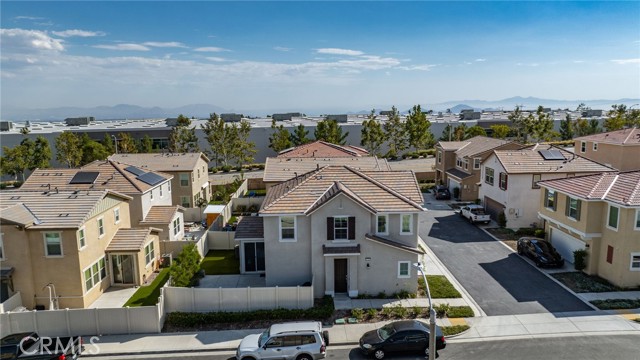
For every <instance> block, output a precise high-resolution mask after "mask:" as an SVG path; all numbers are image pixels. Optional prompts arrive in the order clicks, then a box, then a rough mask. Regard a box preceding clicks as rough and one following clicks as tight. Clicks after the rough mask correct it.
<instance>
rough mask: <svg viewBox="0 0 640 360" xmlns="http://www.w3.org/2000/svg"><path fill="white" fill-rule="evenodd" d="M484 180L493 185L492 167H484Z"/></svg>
mask: <svg viewBox="0 0 640 360" xmlns="http://www.w3.org/2000/svg"><path fill="white" fill-rule="evenodd" d="M484 182H486V183H487V184H489V185H491V186H493V169H492V168H490V167H486V168H484Z"/></svg>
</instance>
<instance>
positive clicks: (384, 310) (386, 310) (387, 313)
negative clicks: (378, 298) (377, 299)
mask: <svg viewBox="0 0 640 360" xmlns="http://www.w3.org/2000/svg"><path fill="white" fill-rule="evenodd" d="M392 315H393V308H392V307H385V308H382V316H384V317H386V318H390V317H391V316H392Z"/></svg>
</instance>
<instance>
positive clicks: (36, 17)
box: [14, 16, 44, 20]
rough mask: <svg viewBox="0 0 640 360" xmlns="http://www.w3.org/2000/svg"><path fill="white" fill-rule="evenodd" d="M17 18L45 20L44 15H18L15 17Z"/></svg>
mask: <svg viewBox="0 0 640 360" xmlns="http://www.w3.org/2000/svg"><path fill="white" fill-rule="evenodd" d="M14 19H16V20H44V18H43V17H39V16H16V17H14Z"/></svg>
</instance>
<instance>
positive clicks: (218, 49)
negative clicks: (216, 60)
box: [194, 46, 231, 52]
mask: <svg viewBox="0 0 640 360" xmlns="http://www.w3.org/2000/svg"><path fill="white" fill-rule="evenodd" d="M194 51H199V52H225V51H231V50H229V49H225V48H221V47H215V46H205V47H199V48H196V49H194Z"/></svg>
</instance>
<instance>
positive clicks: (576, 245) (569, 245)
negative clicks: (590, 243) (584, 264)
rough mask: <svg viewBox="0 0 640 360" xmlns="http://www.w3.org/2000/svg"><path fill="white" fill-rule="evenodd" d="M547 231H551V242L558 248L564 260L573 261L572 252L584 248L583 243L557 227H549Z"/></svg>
mask: <svg viewBox="0 0 640 360" xmlns="http://www.w3.org/2000/svg"><path fill="white" fill-rule="evenodd" d="M549 231H551V244H552V245H553V247H555V248H556V250H558V252H559V253H560V255H562V257H563V258H564V259H565V260H566V261H568V262H570V263H573V252H574V251H576V250H579V249H584V248H585V246H584V245H585V243H584V242H583V241H582V240H579V239H576V238H574V237H573V236H571V235H569V234H566V233H564V232H562V231H560V230H558V229H553V228H549Z"/></svg>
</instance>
